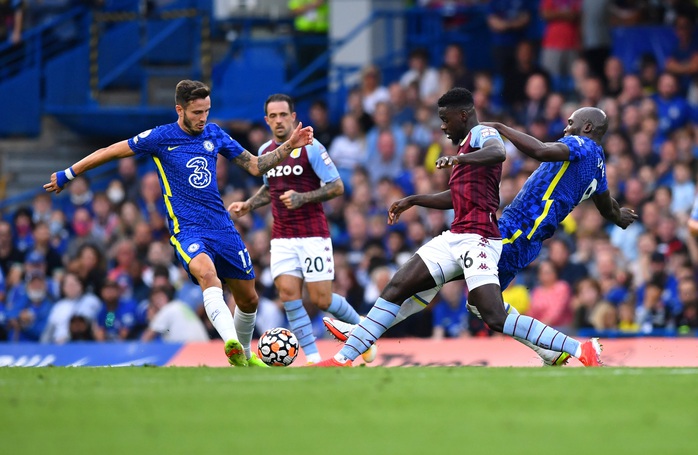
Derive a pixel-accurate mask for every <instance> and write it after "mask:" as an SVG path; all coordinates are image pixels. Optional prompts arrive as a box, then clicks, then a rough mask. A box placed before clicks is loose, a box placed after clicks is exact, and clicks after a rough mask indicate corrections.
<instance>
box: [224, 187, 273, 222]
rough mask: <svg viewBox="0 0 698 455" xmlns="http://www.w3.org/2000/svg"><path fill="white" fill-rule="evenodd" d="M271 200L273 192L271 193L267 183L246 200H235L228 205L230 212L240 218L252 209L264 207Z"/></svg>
mask: <svg viewBox="0 0 698 455" xmlns="http://www.w3.org/2000/svg"><path fill="white" fill-rule="evenodd" d="M270 202H271V194H270V193H269V188H268V187H267V186H266V185H262V187H261V188H260V189H259V190H257V192H256V193H255V194H254V195H253V196H252V197H251V198H249V199H248V200H246V201H239V202H233V203H232V204H230V205H229V206H228V212H230V213H232V214H233V215H235V216H236V217H238V218H241V217H243V216H245V215H247V214H248V213H250V212H251V211H252V210H256V209H258V208H260V207H263V206H265V205H267V204H269V203H270Z"/></svg>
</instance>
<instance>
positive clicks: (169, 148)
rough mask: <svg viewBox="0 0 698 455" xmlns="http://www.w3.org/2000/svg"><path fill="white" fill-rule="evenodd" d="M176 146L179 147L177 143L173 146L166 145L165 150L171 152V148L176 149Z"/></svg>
mask: <svg viewBox="0 0 698 455" xmlns="http://www.w3.org/2000/svg"><path fill="white" fill-rule="evenodd" d="M177 147H179V145H175V146H174V147H167V151H168V152H171V151H172V150H174V149H176V148H177Z"/></svg>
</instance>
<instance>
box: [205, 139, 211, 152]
mask: <svg viewBox="0 0 698 455" xmlns="http://www.w3.org/2000/svg"><path fill="white" fill-rule="evenodd" d="M204 148H205V149H206V151H207V152H212V151H213V142H211V141H204Z"/></svg>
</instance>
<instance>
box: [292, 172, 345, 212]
mask: <svg viewBox="0 0 698 455" xmlns="http://www.w3.org/2000/svg"><path fill="white" fill-rule="evenodd" d="M342 194H344V182H342V179H337V180H334V181H332V182H329V183H326V184H325V185H324V186H321V187H320V188H318V189H317V190H313V191H308V192H306V193H296V192H295V191H293V190H288V191H286V192H285V193H284V194H282V195H281V197H280V198H279V199H281V202H283V203H284V205H285V206H286V208H288V209H291V210H294V209H297V208H299V207H301V206H303V205H305V204H307V203H309V202H325V201H329V200H330V199H334V198H336V197H337V196H341V195H342Z"/></svg>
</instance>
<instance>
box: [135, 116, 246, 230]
mask: <svg viewBox="0 0 698 455" xmlns="http://www.w3.org/2000/svg"><path fill="white" fill-rule="evenodd" d="M128 145H129V147H131V150H133V151H134V153H136V155H149V156H150V157H151V158H152V159H153V161H154V162H155V165H156V167H157V170H158V175H159V177H160V186H161V187H162V194H163V199H164V201H165V207H166V208H167V214H168V221H169V228H170V233H171V234H172V235H177V234H178V233H179V232H181V231H182V230H199V231H201V230H207V231H211V230H223V229H227V228H230V227H231V226H232V225H233V221H232V220H231V219H230V215H229V214H228V211H227V210H226V208H225V207H224V206H223V202H222V200H221V197H220V194H219V192H218V185H217V183H216V159H217V158H218V154H219V153H220V154H221V155H223V156H224V157H226V158H227V159H229V160H231V159H233V158H235V157H237V156H238V155H240V154H241V153H242V152H243V151H244V149H243V148H242V146H241V145H240V144H238V143H237V141H235V140H234V139H233V138H231V137H230V135H228V133H226V132H225V131H223V130H222V129H221V128H220V127H219V126H218V125H216V124H214V123H209V124H207V125H206V127H205V128H204V130H203V131H202V132H201V134H198V135H196V136H192V135H190V134H187V133H185V132H184V131H183V130H182V129H181V128H180V127H179V125H178V124H177V123H176V122H175V123H170V124H167V125H162V126H158V127H156V128H154V129H152V130H147V131H144V132H142V133H140V134H139V135H138V136H135V137H133V138H131V139H129V140H128Z"/></svg>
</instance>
